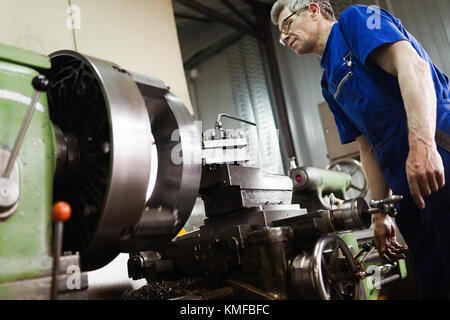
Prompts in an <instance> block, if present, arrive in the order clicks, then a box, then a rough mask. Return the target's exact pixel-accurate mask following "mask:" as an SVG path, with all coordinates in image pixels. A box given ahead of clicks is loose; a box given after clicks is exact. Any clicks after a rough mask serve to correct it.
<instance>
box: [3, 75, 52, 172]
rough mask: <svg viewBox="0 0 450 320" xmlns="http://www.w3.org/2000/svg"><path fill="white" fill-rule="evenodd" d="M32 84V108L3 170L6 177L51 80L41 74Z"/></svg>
mask: <svg viewBox="0 0 450 320" xmlns="http://www.w3.org/2000/svg"><path fill="white" fill-rule="evenodd" d="M32 85H33V88H34V89H35V90H36V91H35V92H34V95H33V99H32V100H31V104H30V108H29V109H28V112H27V114H26V116H25V120H24V122H23V123H22V127H21V128H20V131H19V134H18V135H17V138H16V142H15V143H14V147H13V150H12V152H11V156H10V157H9V160H8V164H7V165H6V169H5V171H4V172H3V177H4V178H9V176H10V175H11V171H12V169H13V167H14V163H15V162H16V159H17V155H18V154H19V150H20V147H21V146H22V142H23V139H24V137H25V134H26V133H27V130H28V127H29V125H30V122H31V118H32V116H33V112H34V109H35V108H36V104H37V102H38V101H39V97H40V95H41V92H43V91H46V90H47V89H48V86H49V81H48V79H47V78H46V77H45V76H44V75H39V76H36V77H35V78H33V80H32Z"/></svg>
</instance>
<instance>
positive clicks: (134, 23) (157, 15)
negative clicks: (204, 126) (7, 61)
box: [0, 0, 192, 111]
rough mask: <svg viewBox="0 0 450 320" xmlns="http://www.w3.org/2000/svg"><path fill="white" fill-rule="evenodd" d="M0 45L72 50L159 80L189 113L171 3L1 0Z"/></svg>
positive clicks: (155, 0) (163, 0)
mask: <svg viewBox="0 0 450 320" xmlns="http://www.w3.org/2000/svg"><path fill="white" fill-rule="evenodd" d="M0 30H1V32H0V42H1V43H5V44H9V45H12V46H16V47H20V48H24V49H28V50H34V51H37V52H40V53H42V54H46V55H47V54H50V53H52V52H54V51H56V50H61V49H70V50H77V51H79V52H81V53H84V54H88V55H91V56H94V57H98V58H102V59H105V60H109V61H112V62H115V63H117V64H119V65H120V66H121V67H123V68H125V69H128V70H131V71H134V72H138V73H141V74H145V75H148V76H151V77H155V78H159V79H161V80H163V81H164V82H166V83H167V84H168V85H169V86H170V87H171V91H172V92H173V93H174V94H175V95H176V96H177V97H178V98H180V99H181V100H182V101H183V102H184V103H185V104H186V105H187V107H188V108H189V109H190V110H191V111H192V107H191V103H190V99H189V93H188V88H187V84H186V79H185V77H184V69H183V62H182V58H181V52H180V47H179V42H178V35H177V30H176V26H175V18H174V15H173V8H172V1H171V0H151V1H147V0H95V1H92V0H39V1H36V0H14V1H10V0H0Z"/></svg>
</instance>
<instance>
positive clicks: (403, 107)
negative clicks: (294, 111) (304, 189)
mask: <svg viewBox="0 0 450 320" xmlns="http://www.w3.org/2000/svg"><path fill="white" fill-rule="evenodd" d="M272 22H273V23H274V24H276V25H278V28H279V30H280V33H281V36H280V42H281V43H282V44H283V45H285V46H287V47H289V48H290V49H291V50H293V51H294V52H296V53H297V54H299V55H302V54H308V53H313V54H316V55H317V56H319V57H320V58H321V65H322V67H323V69H324V73H323V78H322V92H323V96H324V97H325V99H326V101H327V102H328V104H329V106H330V109H331V111H332V112H333V114H334V117H335V120H336V124H337V127H338V130H339V135H340V138H341V142H342V143H343V144H345V143H349V142H352V141H355V140H357V141H358V143H359V146H360V151H361V162H362V164H363V167H364V169H365V171H366V173H367V176H368V180H369V187H370V189H371V193H372V198H373V199H376V200H379V199H384V198H386V197H388V196H389V195H390V194H392V193H394V194H399V195H403V197H404V199H403V200H402V201H401V203H400V209H399V215H398V216H397V218H396V222H397V225H398V227H399V229H400V231H401V232H402V235H403V236H404V238H405V240H406V242H407V244H408V246H409V249H410V251H411V252H412V254H413V255H414V260H415V264H416V268H417V271H418V274H419V284H418V286H419V288H418V290H419V296H420V297H422V298H445V299H446V298H448V297H449V293H450V190H449V187H448V186H447V185H445V181H446V180H447V181H450V136H449V134H450V90H449V79H448V77H447V76H446V75H444V74H443V73H442V72H441V71H439V69H438V68H437V67H436V66H435V65H434V64H433V63H432V61H431V60H430V58H429V56H428V55H427V53H426V52H425V50H424V49H423V48H422V47H421V45H420V44H419V42H418V41H417V40H416V39H415V38H414V37H413V36H412V35H411V34H410V33H408V31H407V30H405V28H404V27H403V26H402V24H401V22H400V21H399V20H398V19H396V18H394V17H393V16H392V15H391V14H390V13H389V12H387V11H385V10H383V9H380V8H377V9H376V10H375V9H374V8H373V7H367V6H352V7H349V8H348V9H347V10H345V11H344V12H343V13H342V14H341V16H340V18H339V21H336V19H335V17H334V13H333V9H332V7H331V5H330V3H329V1H327V0H316V1H312V0H279V1H277V2H276V3H275V4H274V6H273V8H272ZM374 236H375V243H376V247H377V249H378V252H379V254H380V256H382V257H383V258H385V259H386V260H393V259H398V258H399V257H401V255H402V253H404V252H405V251H406V250H407V248H406V247H404V246H402V245H400V244H399V243H398V242H397V240H396V234H395V226H394V224H393V221H392V220H391V218H390V217H389V216H383V215H381V214H379V215H376V216H375V231H374Z"/></svg>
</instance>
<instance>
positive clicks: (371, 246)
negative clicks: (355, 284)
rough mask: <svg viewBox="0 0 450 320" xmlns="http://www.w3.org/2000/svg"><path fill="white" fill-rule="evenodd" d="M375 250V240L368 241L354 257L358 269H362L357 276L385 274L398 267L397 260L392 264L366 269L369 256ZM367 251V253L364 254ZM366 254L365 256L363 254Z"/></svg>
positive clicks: (365, 276)
mask: <svg viewBox="0 0 450 320" xmlns="http://www.w3.org/2000/svg"><path fill="white" fill-rule="evenodd" d="M374 251H375V241H372V242H371V243H366V244H364V245H363V246H362V249H361V250H360V251H359V252H358V253H357V254H356V255H355V256H354V257H353V258H354V259H355V261H356V265H357V266H358V269H359V270H361V271H360V272H358V273H357V277H358V278H360V279H365V278H367V277H368V276H372V275H374V274H378V275H379V276H384V275H386V274H388V273H389V272H390V271H391V270H392V269H394V268H396V267H397V262H393V263H392V264H383V265H381V266H378V267H376V268H371V269H370V270H366V267H365V265H364V263H365V261H366V260H367V258H368V257H369V256H370V255H371V254H372V252H374ZM364 253H365V254H364ZM363 255H364V256H363Z"/></svg>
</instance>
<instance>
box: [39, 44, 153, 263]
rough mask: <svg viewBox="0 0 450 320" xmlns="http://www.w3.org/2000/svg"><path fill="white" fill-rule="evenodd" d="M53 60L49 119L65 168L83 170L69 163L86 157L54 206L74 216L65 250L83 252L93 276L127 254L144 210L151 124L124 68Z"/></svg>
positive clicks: (58, 56) (65, 56)
mask: <svg viewBox="0 0 450 320" xmlns="http://www.w3.org/2000/svg"><path fill="white" fill-rule="evenodd" d="M50 57H51V62H52V69H51V72H50V74H49V78H50V89H49V92H48V96H49V105H50V116H51V119H52V121H53V123H54V124H55V125H56V126H58V127H59V128H60V130H61V131H62V133H63V135H64V139H63V140H65V142H66V144H67V146H66V147H67V149H68V150H69V152H68V153H67V155H68V156H67V158H66V162H67V163H66V164H63V165H62V167H66V168H67V167H69V168H70V167H77V166H78V165H74V162H75V161H77V160H78V158H77V157H76V156H75V157H74V159H70V158H69V157H70V156H71V155H79V166H78V168H77V169H78V170H76V174H74V175H69V176H68V177H66V178H67V179H65V180H64V179H63V181H65V183H63V184H62V185H60V186H58V187H57V188H56V189H55V200H64V201H66V202H68V203H69V204H70V205H71V206H72V208H73V211H74V212H73V215H72V218H71V219H70V221H68V223H67V225H66V228H65V242H64V248H65V249H66V250H72V251H81V252H82V258H83V259H82V263H83V268H85V269H88V270H92V269H96V268H99V267H101V266H103V265H105V264H107V263H108V262H109V261H111V260H112V259H113V258H114V257H115V256H116V255H117V254H118V253H119V252H120V250H121V249H123V246H124V245H125V242H126V240H127V235H128V232H129V230H130V228H132V227H134V226H135V225H136V223H137V222H138V221H139V218H140V216H141V214H142V211H143V210H144V202H145V193H146V190H147V186H148V181H149V175H150V167H151V153H150V149H151V138H150V137H151V129H150V119H149V116H148V112H147V108H146V105H145V102H144V99H143V98H142V95H141V94H140V91H139V89H138V87H137V85H136V83H135V82H134V81H133V79H132V77H131V76H130V74H129V73H127V72H126V71H125V70H123V69H121V68H120V67H118V66H117V65H115V64H113V63H111V62H107V61H104V60H100V59H97V58H92V57H89V56H85V55H82V54H80V53H77V52H74V51H58V52H55V53H53V54H51V55H50ZM58 140H59V141H61V137H60V135H59V138H58ZM62 149H65V147H64V146H63V147H62ZM71 150H72V152H71ZM62 153H64V150H63V151H61V152H60V154H62ZM63 158H64V157H63ZM60 166H61V165H60ZM69 171H70V170H69ZM124 198H126V199H127V201H123V200H122V199H124ZM125 213H126V214H125Z"/></svg>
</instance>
